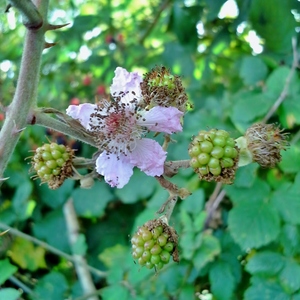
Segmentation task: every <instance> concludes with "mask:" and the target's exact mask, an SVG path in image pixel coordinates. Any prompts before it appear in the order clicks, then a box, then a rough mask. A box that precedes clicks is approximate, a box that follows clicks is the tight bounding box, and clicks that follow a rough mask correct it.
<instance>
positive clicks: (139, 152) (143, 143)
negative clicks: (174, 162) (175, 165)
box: [129, 139, 167, 176]
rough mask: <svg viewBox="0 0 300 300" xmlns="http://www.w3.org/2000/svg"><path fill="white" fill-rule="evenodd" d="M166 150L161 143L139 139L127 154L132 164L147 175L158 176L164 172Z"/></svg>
mask: <svg viewBox="0 0 300 300" xmlns="http://www.w3.org/2000/svg"><path fill="white" fill-rule="evenodd" d="M166 156H167V152H165V151H164V150H163V148H162V147H161V145H160V144H159V143H157V142H156V141H154V140H151V139H141V140H139V141H138V142H137V144H136V148H135V149H134V150H133V151H132V153H131V154H130V155H129V159H130V162H131V163H132V165H134V166H137V167H138V168H139V169H140V170H141V171H143V172H145V173H146V174H147V175H149V176H160V175H162V174H163V172H164V162H165V160H166Z"/></svg>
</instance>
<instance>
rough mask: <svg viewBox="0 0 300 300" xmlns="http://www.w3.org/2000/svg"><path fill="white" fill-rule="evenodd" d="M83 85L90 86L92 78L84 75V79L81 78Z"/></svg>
mask: <svg viewBox="0 0 300 300" xmlns="http://www.w3.org/2000/svg"><path fill="white" fill-rule="evenodd" d="M82 83H83V85H85V86H87V85H90V84H91V83H92V78H91V77H90V76H89V75H86V76H85V77H84V78H83V82H82Z"/></svg>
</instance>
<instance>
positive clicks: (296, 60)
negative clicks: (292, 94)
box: [262, 37, 299, 124]
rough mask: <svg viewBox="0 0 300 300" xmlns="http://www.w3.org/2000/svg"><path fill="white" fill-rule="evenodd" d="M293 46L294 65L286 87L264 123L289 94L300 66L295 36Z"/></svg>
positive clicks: (263, 121) (264, 119) (264, 120)
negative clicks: (299, 64) (292, 81)
mask: <svg viewBox="0 0 300 300" xmlns="http://www.w3.org/2000/svg"><path fill="white" fill-rule="evenodd" d="M292 46H293V65H292V68H291V71H290V73H289V75H288V77H287V78H286V81H285V85H284V88H283V90H282V92H281V94H280V96H279V98H278V99H277V100H276V102H275V103H274V104H273V106H272V107H271V109H270V110H269V111H268V113H267V114H266V116H265V117H264V118H263V120H262V123H264V124H265V123H266V122H267V121H268V120H269V119H270V118H271V117H272V115H273V114H274V112H275V111H276V110H277V109H278V107H279V106H280V104H281V103H282V102H283V101H284V99H285V98H286V97H287V96H288V89H289V86H290V84H291V80H292V78H293V75H294V73H295V70H296V68H297V67H298V60H299V55H298V53H297V40H296V38H294V37H293V38H292Z"/></svg>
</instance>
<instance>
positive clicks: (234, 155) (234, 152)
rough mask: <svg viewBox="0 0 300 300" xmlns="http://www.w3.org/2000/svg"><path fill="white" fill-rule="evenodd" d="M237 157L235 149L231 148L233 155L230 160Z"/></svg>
mask: <svg viewBox="0 0 300 300" xmlns="http://www.w3.org/2000/svg"><path fill="white" fill-rule="evenodd" d="M237 156H238V152H237V150H236V149H235V148H233V155H232V156H231V158H236V157H237Z"/></svg>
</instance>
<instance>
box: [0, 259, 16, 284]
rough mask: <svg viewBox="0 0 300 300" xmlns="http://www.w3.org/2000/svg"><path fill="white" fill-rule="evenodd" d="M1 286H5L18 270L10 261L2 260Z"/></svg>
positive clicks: (0, 264) (0, 263)
mask: <svg viewBox="0 0 300 300" xmlns="http://www.w3.org/2000/svg"><path fill="white" fill-rule="evenodd" d="M0 270H1V272H0V284H3V283H4V282H5V281H6V280H7V279H8V278H9V277H10V276H11V275H12V274H14V273H15V272H17V270H18V268H17V267H16V266H14V265H12V264H11V263H10V262H9V260H8V259H4V260H0Z"/></svg>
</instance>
